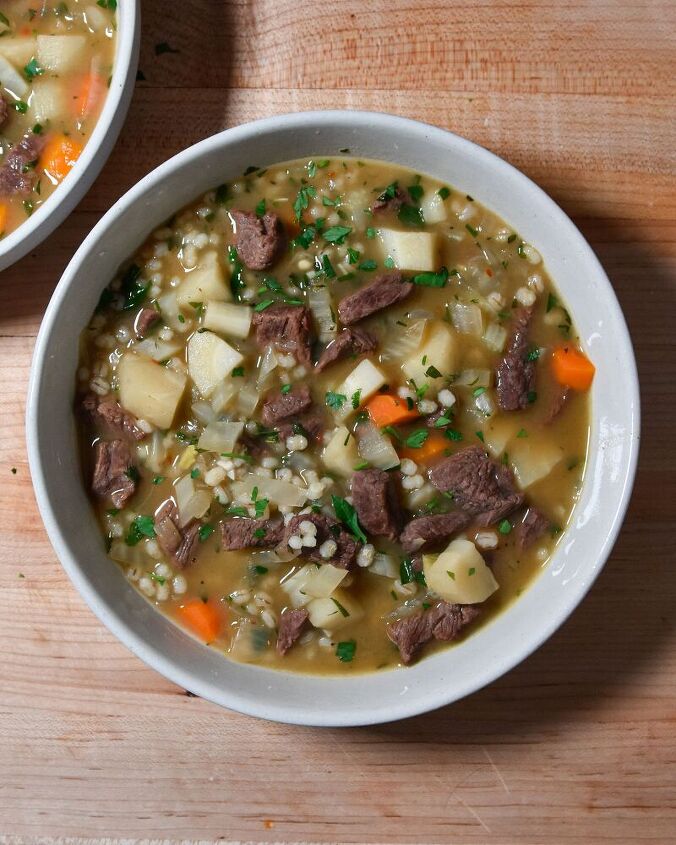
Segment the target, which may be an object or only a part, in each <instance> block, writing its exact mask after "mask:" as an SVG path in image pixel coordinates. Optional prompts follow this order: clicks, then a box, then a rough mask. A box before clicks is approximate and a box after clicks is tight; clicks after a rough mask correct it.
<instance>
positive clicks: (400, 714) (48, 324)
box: [26, 110, 640, 727]
mask: <svg viewBox="0 0 676 845" xmlns="http://www.w3.org/2000/svg"><path fill="white" fill-rule="evenodd" d="M335 121H338V122H340V123H341V124H344V127H345V128H350V129H354V128H355V127H357V128H363V129H364V130H365V131H367V130H368V131H372V130H373V126H374V124H376V125H378V126H379V127H381V128H387V129H389V130H391V131H393V132H396V131H397V130H402V131H403V130H409V131H415V132H418V133H423V134H424V135H430V134H431V135H434V136H436V137H437V138H438V139H439V140H440V141H441V140H445V141H446V143H449V141H451V142H452V143H453V144H454V145H456V146H458V147H460V148H462V149H464V151H465V152H466V153H468V154H470V155H472V156H475V157H476V158H477V159H478V161H479V163H485V165H486V166H487V167H490V168H492V170H493V171H495V172H496V173H497V175H498V176H499V175H500V173H502V174H508V175H509V176H510V178H511V179H516V180H518V181H519V182H520V183H521V185H522V186H523V188H524V190H526V191H529V192H530V193H531V194H532V195H534V196H537V199H538V202H539V203H540V204H543V205H544V207H545V208H546V209H547V211H548V212H549V213H550V214H551V215H552V217H553V219H554V220H555V221H556V224H557V226H559V227H560V229H559V230H558V231H559V232H560V238H561V239H562V240H565V241H566V242H570V243H572V244H573V245H574V246H575V247H576V249H579V250H580V251H581V252H582V253H583V259H584V261H586V262H588V263H589V265H590V266H591V267H593V268H594V271H595V273H596V277H597V280H598V281H599V283H600V284H601V286H602V288H603V294H604V300H605V302H606V304H607V307H608V309H609V310H610V311H612V312H613V314H612V316H613V320H614V321H615V324H616V326H617V327H618V328H619V330H620V334H621V337H617V336H616V339H617V342H618V343H619V345H620V347H621V348H622V351H623V353H624V354H625V357H626V363H627V368H628V369H627V371H626V372H625V373H624V374H623V376H624V384H623V391H624V393H625V395H626V397H627V405H628V406H629V408H630V410H629V411H628V412H627V413H628V422H627V426H628V435H627V436H628V446H627V454H626V456H625V458H624V460H623V462H622V465H621V468H620V475H621V493H620V494H619V499H618V503H617V506H616V507H615V508H614V511H613V512H612V514H609V515H608V516H607V517H606V518H605V524H604V527H605V528H607V534H606V536H605V537H604V538H603V540H602V542H601V543H600V548H599V552H598V556H597V558H596V559H595V560H594V561H592V562H590V563H589V564H588V566H587V568H586V569H585V572H584V577H580V578H577V579H575V581H574V583H573V584H572V585H571V586H570V587H569V586H568V585H567V586H566V589H567V590H568V592H567V602H566V603H565V606H564V607H563V609H562V610H560V611H559V612H558V613H556V614H550V615H549V616H547V617H546V619H545V620H544V621H543V622H541V623H540V625H539V627H538V629H537V633H536V634H535V635H531V636H530V637H529V638H528V639H527V641H521V642H518V643H516V644H515V645H514V646H513V647H512V648H510V650H509V653H508V654H505V655H503V656H502V658H501V659H500V660H499V661H497V663H496V665H495V666H494V667H492V668H490V669H487V668H486V667H485V666H483V665H482V666H481V667H479V669H478V670H477V672H476V673H475V674H474V675H473V676H472V678H471V679H470V680H467V679H464V678H463V679H461V680H460V681H459V682H458V683H457V684H456V685H455V686H454V687H453V689H452V691H448V692H447V691H444V690H441V691H437V692H436V694H432V693H430V692H428V693H427V694H426V695H425V696H422V697H421V699H420V700H417V699H415V698H413V699H409V698H407V697H403V698H401V699H399V700H397V701H389V702H388V705H387V708H386V709H385V708H384V707H383V706H381V707H379V708H377V709H376V710H375V712H370V711H369V712H366V713H363V714H362V713H355V712H353V711H350V712H348V713H336V712H331V713H326V712H319V711H318V709H317V708H315V709H314V710H312V707H311V705H308V710H307V711H300V712H296V711H294V710H292V708H291V707H290V706H289V705H285V704H283V703H282V704H278V703H277V702H270V701H263V702H259V701H258V700H255V701H253V702H252V700H251V699H250V698H249V697H247V696H246V695H245V694H242V693H240V692H239V690H237V689H233V688H231V687H223V686H218V685H217V684H216V683H210V682H209V681H208V680H207V679H203V678H197V677H195V676H194V675H193V674H192V672H191V671H190V669H189V668H184V666H183V665H181V664H179V663H178V662H177V661H176V660H174V658H173V655H172V654H168V653H166V652H165V651H163V650H161V649H160V648H158V647H157V646H156V645H154V644H152V643H150V642H148V641H147V640H145V639H144V638H143V637H142V636H141V635H140V634H138V633H137V632H136V631H135V630H134V628H133V627H132V626H131V625H129V624H127V622H126V621H125V620H123V619H122V618H120V616H119V615H118V613H117V612H116V611H115V608H113V607H112V606H111V605H110V603H107V602H106V600H105V598H104V597H102V595H101V594H100V593H99V591H98V590H97V589H95V588H94V586H93V585H92V584H91V583H90V582H89V581H88V580H87V577H86V576H85V574H84V571H83V570H82V568H81V566H80V564H79V563H78V560H77V559H75V557H74V556H73V555H71V553H70V550H69V549H68V545H67V542H66V539H65V536H64V534H63V532H62V530H61V527H60V526H59V524H58V521H57V519H56V516H55V513H54V509H53V506H52V503H51V501H50V498H49V495H48V489H47V484H46V479H45V474H44V471H43V466H42V461H41V456H40V450H39V435H38V429H39V420H38V415H37V406H38V401H39V387H40V381H41V371H42V369H43V366H44V360H45V355H46V353H47V351H48V345H49V340H50V336H51V334H52V332H53V331H54V329H55V327H56V325H57V324H58V318H59V312H60V309H61V306H62V303H63V301H64V299H65V297H66V296H68V293H69V286H70V284H71V282H72V280H73V279H74V278H75V277H76V276H77V273H78V269H79V265H80V263H81V262H82V261H83V260H84V258H85V256H86V255H88V254H89V253H90V252H92V251H93V250H94V249H95V248H96V245H97V244H98V243H99V241H100V240H101V239H102V237H105V233H106V230H107V228H108V226H109V225H110V224H111V222H113V221H114V220H116V219H117V218H119V217H120V216H123V215H124V214H125V212H126V211H127V210H128V209H129V208H130V207H132V206H133V205H134V204H135V203H136V202H137V201H138V200H139V198H141V197H143V195H144V194H146V193H147V192H148V191H149V190H152V189H154V188H156V187H157V186H158V185H160V184H161V183H162V181H163V180H164V178H165V177H166V176H167V175H168V174H170V173H173V172H174V171H177V170H180V169H181V168H182V167H183V166H184V165H185V164H187V163H188V162H190V161H192V160H193V159H199V158H200V156H202V154H204V153H207V152H208V151H210V150H211V149H212V148H214V147H215V148H218V147H222V149H223V153H224V154H226V151H227V148H228V146H230V145H231V144H236V143H238V142H241V141H243V140H247V139H249V138H251V137H255V136H259V135H264V134H266V133H273V134H274V132H275V131H279V130H285V129H286V130H288V129H298V130H303V129H307V127H308V126H317V125H319V124H321V123H327V124H328V123H332V122H335ZM449 136H450V137H449ZM555 281H556V280H555ZM592 413H593V409H592ZM639 432H640V397H639V387H638V376H637V370H636V362H635V358H634V353H633V347H632V344H631V339H630V336H629V332H628V330H627V326H626V322H625V319H624V315H623V314H622V311H621V309H620V306H619V303H618V301H617V297H616V295H615V292H614V290H613V288H612V286H611V284H610V281H609V280H608V277H607V275H606V273H605V271H604V270H603V267H602V266H601V264H600V262H599V261H598V259H597V257H596V255H595V253H594V252H593V250H592V248H591V246H590V245H589V244H588V243H587V241H586V239H585V238H584V236H583V235H582V234H581V233H580V231H579V230H578V229H577V227H576V226H575V224H574V223H573V222H572V220H571V219H570V218H569V217H568V216H567V215H566V214H565V212H564V211H563V210H562V209H561V208H560V207H559V206H558V205H557V204H556V203H555V201H554V200H553V199H552V198H551V197H549V195H548V194H546V193H545V191H544V190H543V189H541V188H540V187H539V186H538V185H537V184H536V183H534V182H533V181H532V180H531V179H530V178H529V177H527V176H526V175H525V174H524V173H522V172H521V171H519V170H518V169H516V168H515V167H513V165H511V164H509V163H508V162H506V161H505V160H504V159H502V158H500V157H499V156H497V155H495V154H494V153H492V152H490V151H489V150H487V149H485V148H484V147H482V146H480V145H478V144H475V143H474V142H471V141H469V140H467V139H465V138H462V137H460V136H458V135H456V134H455V133H452V132H449V131H448V130H446V129H442V128H439V127H436V126H431V125H429V124H425V123H423V122H421V121H416V120H411V119H408V118H403V117H398V116H394V115H390V114H384V113H380V112H367V111H356V110H323V111H311V112H300V113H292V114H285V115H279V116H274V117H268V118H263V119H260V120H256V121H252V122H249V123H246V124H242V125H240V126H236V127H233V128H231V129H226V130H224V131H223V132H220V133H217V134H215V135H212V136H210V137H209V138H206V139H204V140H202V141H200V142H199V143H197V144H194V145H192V146H191V147H188V148H187V149H185V150H183V151H182V152H179V153H178V154H176V155H174V156H173V157H171V158H170V159H168V160H167V161H166V162H164V163H163V164H161V165H160V166H159V167H157V168H156V169H154V170H153V171H151V172H150V173H148V174H147V175H146V176H145V177H143V179H141V180H140V181H139V182H138V183H136V184H135V185H134V186H133V187H132V188H131V189H130V190H129V191H127V192H126V193H125V194H124V195H123V196H122V197H121V198H120V199H119V200H118V201H117V202H116V203H115V204H114V205H113V206H112V208H111V209H110V210H109V211H108V212H107V213H106V214H105V215H104V216H103V217H102V218H101V219H100V220H99V222H98V223H97V224H96V225H95V226H94V228H93V229H92V231H91V232H90V233H89V234H88V235H87V237H86V238H85V240H84V241H83V243H82V245H81V246H80V248H79V249H78V250H77V252H76V253H75V255H74V256H73V258H72V259H71V261H70V262H69V264H68V266H67V268H66V269H65V271H64V273H63V276H62V277H61V280H60V281H59V283H58V285H57V287H56V289H55V291H54V294H53V297H52V299H51V301H50V303H49V306H48V308H47V310H46V313H45V316H44V319H43V322H42V325H41V327H40V331H39V334H38V338H37V341H36V345H35V350H34V355H33V363H32V367H31V373H30V381H29V389H28V400H27V414H26V435H27V444H28V457H29V464H30V469H31V474H32V478H33V484H34V489H35V494H36V499H37V502H38V507H39V510H40V513H41V516H42V519H43V521H44V524H45V527H46V530H47V533H48V536H49V538H50V541H51V543H52V545H53V547H54V549H55V551H56V554H57V557H58V558H59V560H60V562H61V564H62V566H63V567H64V569H65V570H66V572H67V573H68V575H69V577H70V578H71V580H72V581H73V583H74V584H75V586H76V588H77V589H78V591H79V592H80V594H81V595H82V596H83V598H84V599H85V601H86V603H87V604H88V605H89V607H90V609H91V610H92V611H93V612H94V614H95V615H96V616H97V617H98V618H99V619H100V620H101V621H102V622H103V623H104V625H106V627H107V628H108V629H109V630H110V631H111V632H112V633H113V634H114V635H115V636H116V637H117V638H118V639H119V640H120V641H121V642H122V643H123V644H124V645H126V646H127V648H129V649H130V651H131V652H132V653H134V654H135V655H137V656H138V657H140V658H141V659H142V660H143V661H144V662H145V663H147V664H148V665H149V666H150V667H152V668H153V669H155V670H156V671H158V672H160V673H161V674H162V675H164V676H165V677H167V678H168V679H169V680H171V681H172V682H173V683H175V684H177V685H180V686H182V687H183V688H185V689H189V690H191V691H192V692H194V693H195V694H197V695H199V696H200V697H202V698H206V699H208V700H210V701H212V702H214V703H216V704H219V705H221V706H224V707H227V708H229V709H232V710H236V711H238V712H240V713H245V714H247V715H252V716H256V717H261V718H266V719H272V720H274V721H278V722H284V723H289V724H298V725H305V726H326V727H342V726H358V725H370V724H379V723H384V722H390V721H394V720H397V719H402V718H408V717H411V716H415V715H419V714H421V713H425V712H428V711H431V710H434V709H436V708H438V707H442V706H445V705H447V704H449V703H452V702H453V701H456V700H459V699H460V698H462V697H464V696H466V695H469V694H471V693H473V692H475V691H477V690H479V689H481V688H482V687H484V686H486V685H487V684H489V683H491V682H493V681H494V680H496V679H497V678H499V677H501V676H502V675H503V674H505V673H506V672H508V671H509V670H510V669H512V668H514V667H515V666H517V665H518V664H519V663H521V662H522V661H523V660H524V659H525V658H526V657H528V656H529V655H530V654H531V653H532V652H533V651H535V650H536V649H537V648H539V647H540V645H542V643H544V642H545V641H546V640H547V639H548V638H549V637H550V636H551V635H552V634H553V633H554V632H555V631H556V630H557V629H558V628H559V627H560V626H561V625H563V623H564V622H565V621H566V619H567V618H568V617H569V616H570V614H571V613H572V612H573V610H574V609H575V608H576V607H577V605H578V604H579V603H580V601H581V600H582V599H583V598H584V596H585V595H586V593H587V592H588V591H589V589H590V588H591V586H592V584H593V583H594V581H595V580H596V578H597V577H598V575H599V573H600V571H601V569H602V568H603V566H604V564H605V562H606V560H607V559H608V556H609V555H610V552H611V550H612V547H613V545H614V543H615V541H616V539H617V536H618V533H619V531H620V528H621V525H622V522H623V519H624V515H625V513H626V510H627V507H628V504H629V500H630V497H631V491H632V486H633V482H634V477H635V473H636V465H637V459H638V443H639ZM585 484H586V480H585ZM541 577H543V576H541ZM535 580H536V581H537V580H539V579H535ZM505 612H507V611H505ZM502 615H503V614H499V616H498V617H496V618H500V617H501V616H502ZM169 624H173V623H169ZM483 630H485V629H483ZM451 651H452V650H451ZM447 653H448V652H447ZM221 659H227V658H223V657H222V656H221ZM256 671H264V672H265V671H270V670H266V669H262V670H260V669H257V670H256ZM397 671H406V670H397ZM275 674H278V673H275ZM288 674H291V673H288ZM367 674H371V675H373V674H375V673H367ZM298 677H300V678H305V679H307V678H316V677H317V676H312V675H304V674H303V675H299V676H298ZM359 677H364V675H359V676H352V678H351V679H347V678H345V679H343V678H335V677H333V676H327V677H322V678H321V680H322V681H323V682H326V683H348V682H351V681H352V680H353V679H355V678H359Z"/></svg>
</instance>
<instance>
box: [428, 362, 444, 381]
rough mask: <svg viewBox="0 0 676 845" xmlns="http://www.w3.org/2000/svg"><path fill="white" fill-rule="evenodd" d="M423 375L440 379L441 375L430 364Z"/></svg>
mask: <svg viewBox="0 0 676 845" xmlns="http://www.w3.org/2000/svg"><path fill="white" fill-rule="evenodd" d="M425 375H426V376H429V377H430V378H441V373H440V372H439V370H437V368H436V367H435V366H434V364H430V366H429V367H428V368H427V369H426V370H425Z"/></svg>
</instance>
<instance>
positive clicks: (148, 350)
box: [135, 337, 183, 361]
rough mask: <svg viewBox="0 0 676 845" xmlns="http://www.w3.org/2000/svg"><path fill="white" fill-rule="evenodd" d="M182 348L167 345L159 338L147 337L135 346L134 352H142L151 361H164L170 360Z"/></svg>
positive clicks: (173, 344) (178, 345)
mask: <svg viewBox="0 0 676 845" xmlns="http://www.w3.org/2000/svg"><path fill="white" fill-rule="evenodd" d="M182 348H183V347H182V346H181V345H180V344H178V343H167V342H166V341H164V340H160V339H159V338H154V337H147V338H145V340H142V341H140V343H137V344H136V347H135V349H136V351H137V352H142V353H143V354H144V355H147V356H148V357H149V358H152V359H153V361H166V360H167V358H172V357H173V356H174V355H176V353H177V352H180V350H181V349H182Z"/></svg>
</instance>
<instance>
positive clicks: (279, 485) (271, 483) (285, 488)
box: [230, 473, 307, 508]
mask: <svg viewBox="0 0 676 845" xmlns="http://www.w3.org/2000/svg"><path fill="white" fill-rule="evenodd" d="M254 487H257V488H258V498H259V499H268V500H269V501H270V502H271V503H272V504H275V505H277V506H278V507H279V506H286V507H290V508H300V507H302V506H303V505H304V504H305V502H306V501H307V490H305V489H303V488H301V487H297V486H296V485H295V484H292V483H291V482H290V481H281V480H280V479H279V478H265V477H264V476H261V475H254V474H253V473H251V474H249V475H246V476H244V478H243V479H242V480H241V481H234V482H233V483H232V484H231V485H230V489H231V490H232V492H233V493H234V495H235V498H237V499H239V500H240V501H247V500H250V499H251V493H252V491H253V489H254Z"/></svg>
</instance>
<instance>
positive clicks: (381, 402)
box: [366, 393, 420, 428]
mask: <svg viewBox="0 0 676 845" xmlns="http://www.w3.org/2000/svg"><path fill="white" fill-rule="evenodd" d="M366 410H367V411H368V414H369V416H370V417H371V419H372V420H373V423H374V425H377V426H378V428H383V426H386V425H398V424H399V423H405V422H409V421H410V420H415V419H417V418H418V417H419V416H420V413H419V411H418V409H417V408H416V407H415V406H413V408H409V407H408V403H407V402H406V400H405V399H401V398H400V397H399V396H393V395H392V394H391V393H377V394H376V395H375V396H374V397H373V398H372V399H369V401H368V402H367V403H366Z"/></svg>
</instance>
